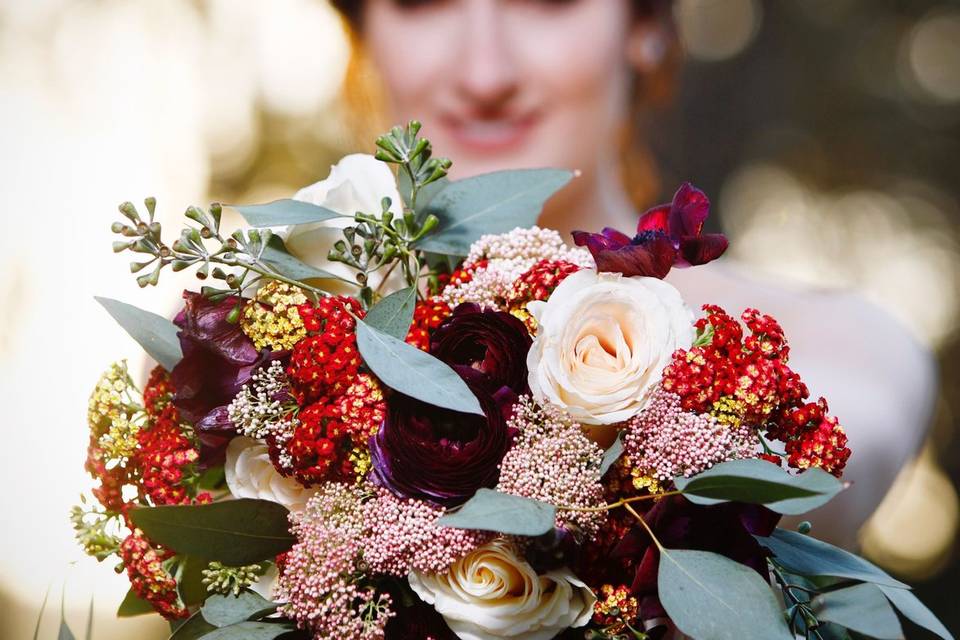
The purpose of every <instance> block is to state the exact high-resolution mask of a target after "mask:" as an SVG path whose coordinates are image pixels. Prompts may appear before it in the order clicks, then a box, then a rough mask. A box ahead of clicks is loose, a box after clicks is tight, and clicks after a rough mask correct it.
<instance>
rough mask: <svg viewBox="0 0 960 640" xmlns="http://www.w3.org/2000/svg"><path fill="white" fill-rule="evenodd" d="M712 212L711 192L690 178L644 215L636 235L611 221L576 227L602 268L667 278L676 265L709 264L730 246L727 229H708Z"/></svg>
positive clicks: (579, 239) (575, 237) (579, 242)
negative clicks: (597, 227) (594, 229)
mask: <svg viewBox="0 0 960 640" xmlns="http://www.w3.org/2000/svg"><path fill="white" fill-rule="evenodd" d="M708 215H710V201H709V200H708V199H707V196H706V195H705V194H704V193H703V192H702V191H700V190H699V189H697V188H696V187H694V186H693V185H691V184H690V183H689V182H684V183H683V184H682V185H681V186H680V188H679V189H678V190H677V193H676V195H674V196H673V202H671V203H670V204H662V205H659V206H657V207H654V208H653V209H650V210H649V211H647V212H646V213H644V214H643V215H642V216H641V217H640V222H639V224H637V235H635V236H634V237H633V238H632V239H631V238H630V237H629V236H627V235H626V234H624V233H620V232H619V231H617V230H616V229H611V228H610V227H605V228H604V229H603V231H601V232H600V233H588V232H586V231H574V232H573V241H574V242H575V243H576V244H577V246H580V247H583V246H585V247H587V248H588V249H589V250H590V253H591V254H593V259H594V261H595V262H596V263H597V270H598V271H613V272H619V273H622V274H623V275H625V276H651V277H654V278H665V277H666V275H667V274H668V273H669V272H670V269H671V267H689V266H695V265H699V264H706V263H708V262H710V261H711V260H716V259H717V258H719V257H720V256H721V255H723V252H724V251H726V250H727V238H726V236H724V235H723V234H722V233H702V231H703V223H704V222H705V221H706V219H707V216H708Z"/></svg>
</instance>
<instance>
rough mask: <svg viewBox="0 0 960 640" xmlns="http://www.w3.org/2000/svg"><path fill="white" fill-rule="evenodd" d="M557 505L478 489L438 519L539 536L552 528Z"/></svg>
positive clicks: (448, 523) (458, 525) (459, 525)
mask: <svg viewBox="0 0 960 640" xmlns="http://www.w3.org/2000/svg"><path fill="white" fill-rule="evenodd" d="M556 514H557V509H556V507H554V506H553V505H550V504H547V503H545V502H540V501H539V500H531V499H530V498H521V497H520V496H514V495H510V494H509V493H500V492H499V491H493V490H492V489H479V490H478V491H477V493H476V494H475V495H474V496H473V497H472V498H470V499H469V500H467V501H466V502H465V503H464V504H463V506H461V507H460V508H459V509H458V510H457V511H455V512H453V513H448V514H446V515H444V516H443V517H442V518H440V520H438V523H439V524H440V525H442V526H444V527H454V528H456V529H480V530H482V531H497V532H499V533H505V534H512V535H518V536H540V535H543V534H545V533H547V532H549V531H552V530H553V524H554V519H555V517H556Z"/></svg>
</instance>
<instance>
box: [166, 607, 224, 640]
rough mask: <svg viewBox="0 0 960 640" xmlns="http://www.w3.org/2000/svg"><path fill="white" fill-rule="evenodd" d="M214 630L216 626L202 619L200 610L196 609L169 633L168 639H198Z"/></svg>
mask: <svg viewBox="0 0 960 640" xmlns="http://www.w3.org/2000/svg"><path fill="white" fill-rule="evenodd" d="M216 630H217V628H216V627H215V626H213V625H212V624H210V623H209V622H207V621H206V620H204V619H203V616H202V615H200V612H199V611H197V612H196V613H194V614H193V615H192V616H190V617H189V618H188V619H187V621H186V622H184V623H183V624H181V625H180V626H179V627H177V628H176V630H174V631H173V633H171V634H170V639H169V640H198V638H202V637H204V636H205V635H206V634H208V633H210V632H211V631H216Z"/></svg>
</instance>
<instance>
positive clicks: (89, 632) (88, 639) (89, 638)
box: [83, 594, 93, 640]
mask: <svg viewBox="0 0 960 640" xmlns="http://www.w3.org/2000/svg"><path fill="white" fill-rule="evenodd" d="M83 638H84V640H93V594H90V606H89V607H87V629H86V631H84V634H83Z"/></svg>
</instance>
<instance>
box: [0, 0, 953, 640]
mask: <svg viewBox="0 0 960 640" xmlns="http://www.w3.org/2000/svg"><path fill="white" fill-rule="evenodd" d="M674 7H675V16H676V22H677V28H678V30H679V34H680V38H681V41H682V43H683V46H684V49H685V51H686V57H687V60H686V62H685V64H684V65H683V67H682V71H681V73H680V77H679V78H678V87H677V95H676V97H675V99H674V100H673V101H672V103H671V104H670V105H669V106H668V107H665V108H663V109H660V110H658V111H657V112H655V113H647V114H643V116H642V117H643V118H644V120H645V125H646V126H650V127H653V128H650V129H649V130H650V131H655V132H656V134H655V135H653V136H651V137H650V144H651V147H652V148H651V151H652V154H653V156H654V158H655V161H656V163H657V165H658V166H659V169H660V173H661V178H662V180H661V183H662V185H664V188H663V190H662V193H661V194H660V195H661V196H662V197H661V198H658V200H659V201H663V200H666V199H669V198H668V196H669V194H670V193H672V190H673V186H674V185H676V184H677V183H678V182H680V181H681V180H686V179H689V180H691V181H693V182H694V183H695V184H697V185H698V186H700V187H701V188H703V189H704V190H705V191H706V192H707V193H708V194H710V195H711V197H712V199H713V200H714V203H715V207H714V211H715V215H718V216H719V218H720V222H719V224H720V226H721V227H722V228H723V230H724V231H725V232H726V233H727V234H728V235H729V236H730V237H731V239H732V243H731V244H732V249H731V251H732V253H733V254H734V257H735V258H736V259H738V260H741V261H743V262H746V263H748V264H749V265H751V266H752V267H753V268H754V269H755V270H756V271H757V272H762V273H766V274H768V275H770V276H777V277H785V278H790V279H793V280H796V281H799V282H803V283H807V284H810V285H813V286H818V287H844V288H853V289H856V290H858V291H860V292H861V293H862V294H863V295H865V296H866V297H868V298H869V299H870V300H872V301H874V302H875V303H877V304H879V305H881V306H882V307H884V308H885V309H887V310H889V311H890V312H891V313H893V314H894V315H895V316H896V317H898V318H899V319H900V320H901V321H902V322H903V323H904V324H905V325H906V326H908V327H909V328H910V329H911V330H912V331H913V332H914V334H915V335H916V337H917V338H918V339H919V340H921V341H922V342H924V343H925V344H927V345H929V346H930V347H932V348H933V349H934V350H935V351H936V353H937V355H938V359H939V362H940V368H941V391H940V401H939V406H938V410H937V416H936V421H935V424H934V426H933V429H932V431H931V433H930V437H929V439H928V441H927V443H926V445H925V446H924V448H923V450H922V452H921V453H920V454H919V456H918V457H917V459H916V460H915V462H913V463H912V464H911V465H909V466H908V467H907V468H905V469H904V470H903V472H902V473H901V475H900V478H899V479H898V481H897V483H896V485H895V487H894V488H893V490H892V491H891V492H890V494H889V495H888V497H887V499H886V500H885V501H884V503H883V504H882V505H881V507H880V508H879V509H878V511H877V512H876V513H875V515H874V516H873V518H872V520H871V521H870V523H869V524H868V525H867V526H866V527H865V528H864V530H863V531H862V532H861V534H860V540H861V545H862V551H863V552H864V553H865V554H866V555H867V556H868V557H869V558H870V559H872V560H874V561H875V562H877V563H879V564H880V565H882V566H883V567H885V568H887V569H888V570H890V571H891V572H893V573H894V574H895V575H897V576H898V577H901V578H904V579H906V580H909V581H910V582H912V583H914V584H916V585H917V591H918V593H919V595H920V597H921V598H922V599H923V600H924V601H925V602H926V603H928V604H929V606H930V607H931V608H932V609H933V610H934V611H935V612H936V613H937V614H938V615H939V616H940V617H941V619H943V620H944V622H945V623H946V624H947V626H948V627H949V628H951V629H960V609H958V608H957V607H956V595H955V593H956V592H955V590H954V589H953V585H955V584H956V583H957V580H958V579H960V563H958V561H957V556H956V554H955V551H956V540H957V528H958V500H957V488H956V487H957V483H958V481H960V430H958V428H957V417H956V411H957V410H958V407H960V367H958V365H957V364H956V363H957V362H958V361H960V358H958V356H960V343H958V340H957V337H958V336H957V332H956V327H957V321H958V314H960V249H958V239H960V238H958V233H960V5H957V4H956V3H954V2H946V1H942V0H940V1H938V0H910V1H909V2H908V1H905V0H904V1H895V0H782V1H777V2H761V1H760V0H677V1H676V2H675V5H674ZM349 61H350V45H349V41H348V38H347V36H346V34H345V32H344V30H343V26H342V24H341V22H340V18H339V16H338V15H337V14H336V13H335V12H334V11H333V10H332V9H330V8H329V6H328V5H327V4H326V3H325V2H324V1H323V0H272V1H271V2H252V1H246V2H237V1H236V0H156V1H146V0H136V1H134V0H82V1H77V0H75V1H73V2H69V1H67V0H0V184H2V188H0V217H2V220H3V232H2V234H0V305H2V306H0V308H2V310H3V313H2V315H0V389H2V391H0V393H2V398H3V404H2V406H3V408H4V409H5V413H6V415H5V416H4V418H3V420H2V423H3V427H2V428H3V429H4V435H5V436H6V437H5V440H4V442H5V445H6V446H5V447H4V448H3V453H2V456H0V459H2V461H3V463H2V467H0V468H2V475H0V479H2V481H3V487H4V489H5V490H4V491H2V492H0V513H2V514H3V515H2V522H3V526H2V528H0V548H2V549H3V552H2V556H0V637H2V638H27V637H31V634H32V633H33V629H34V625H35V624H36V622H37V611H38V609H39V606H40V602H41V601H42V600H43V598H44V594H45V593H46V592H47V591H48V590H49V593H50V603H49V604H48V608H47V612H46V614H45V615H44V617H43V620H42V624H41V627H40V637H41V638H52V637H54V635H55V634H56V627H57V625H58V624H59V619H60V609H61V601H62V602H63V603H64V605H65V606H64V611H65V615H66V618H67V620H68V622H70V624H71V626H72V627H73V628H74V630H75V631H77V632H81V633H82V630H83V628H84V626H85V625H86V620H87V612H88V610H91V608H92V611H93V612H94V623H93V632H94V637H95V638H98V639H109V638H129V637H131V636H132V635H133V634H134V633H136V634H140V637H142V638H144V639H145V640H146V639H148V638H162V637H165V636H164V630H165V625H164V624H163V623H162V622H161V621H160V620H159V618H153V617H151V618H139V619H132V620H129V619H128V620H116V619H115V618H114V612H115V610H116V605H117V604H118V603H119V602H120V600H121V599H122V597H123V594H124V593H125V592H126V588H127V584H126V580H125V578H123V577H120V576H116V575H115V574H114V573H113V569H112V567H111V566H108V565H98V564H97V563H96V562H95V561H94V560H93V559H91V558H88V557H85V556H83V555H82V553H81V551H80V549H79V548H78V547H76V546H75V544H74V542H73V537H72V531H71V529H70V526H69V522H68V520H67V512H68V509H69V507H70V505H72V504H73V503H75V502H76V501H77V499H78V496H79V494H80V492H81V491H83V490H85V489H86V488H87V487H88V486H89V484H90V483H89V481H88V479H87V478H86V476H85V474H84V472H83V469H82V464H83V459H84V452H85V446H86V438H87V436H86V430H85V429H86V427H85V420H84V416H85V411H86V402H87V397H88V395H89V392H90V388H91V386H92V384H93V382H94V381H95V380H96V377H97V376H98V374H99V373H100V371H101V370H102V369H103V368H104V367H105V366H106V365H107V364H108V363H109V362H111V361H113V360H116V359H118V358H122V357H127V358H129V360H130V363H131V367H132V369H133V370H134V371H139V370H140V369H141V368H142V366H143V358H142V356H140V355H139V353H138V352H139V349H138V348H137V347H136V345H135V344H134V343H133V342H132V341H131V340H129V339H128V338H127V337H126V336H124V335H122V334H121V332H120V331H119V330H118V329H116V327H115V326H114V324H113V323H112V322H110V321H109V319H108V318H107V316H106V315H105V314H104V313H103V312H102V310H101V309H99V307H98V306H97V305H96V304H95V303H94V301H93V299H92V296H93V295H94V294H105V295H109V296H111V297H116V298H120V299H124V300H129V301H135V302H136V304H138V305H139V306H143V307H145V308H150V309H152V310H154V311H157V312H159V313H168V312H170V311H171V308H172V307H171V305H172V302H171V301H173V300H175V299H176V297H177V292H178V289H180V288H182V287H183V286H184V285H185V284H192V283H190V282H189V281H186V280H182V279H181V280H177V279H176V278H169V279H167V281H166V282H163V283H162V284H161V287H160V290H159V291H149V292H144V293H138V289H137V287H136V285H135V283H134V281H133V278H132V277H131V276H130V275H129V274H128V273H127V272H126V266H125V263H126V261H125V260H124V259H121V258H119V257H116V256H114V255H112V254H111V253H110V251H109V248H108V247H109V243H110V241H111V238H110V235H111V234H110V232H109V226H110V222H111V221H113V220H114V219H115V218H116V217H117V215H116V205H117V204H118V203H119V202H120V201H122V200H128V199H129V200H134V201H138V200H141V199H142V198H143V197H144V196H147V195H156V196H157V197H158V200H159V209H160V211H161V216H160V218H161V220H170V221H172V220H174V219H177V218H179V215H180V213H181V212H182V211H183V209H184V208H185V207H186V206H187V205H190V204H204V203H208V202H211V201H214V200H216V201H223V202H259V201H264V200H268V199H272V198H275V197H288V196H289V195H290V194H291V193H292V192H293V191H294V190H296V189H297V188H299V187H301V186H303V185H306V184H309V183H312V182H314V181H316V180H318V179H320V178H322V177H325V176H326V174H327V171H328V170H329V165H330V164H331V163H332V162H335V161H336V159H337V158H338V157H339V156H341V155H343V154H344V153H346V152H350V151H356V150H362V151H369V150H370V149H369V147H370V145H369V144H363V145H359V146H358V143H357V140H358V139H364V138H362V137H358V136H357V135H356V134H357V127H356V123H355V122H353V119H352V118H350V117H348V116H349V115H350V114H349V110H348V108H347V107H346V104H347V102H346V100H345V99H344V91H343V86H344V78H345V76H346V74H347V69H348V64H349ZM363 133H364V134H366V133H367V132H363ZM426 133H427V134H428V135H429V132H428V131H427V132H426ZM876 347H877V348H878V349H882V348H883V345H876ZM108 564H109V563H108ZM908 637H910V638H913V637H923V636H922V635H921V634H919V633H917V634H916V635H914V634H913V631H912V630H911V631H910V632H909V633H908Z"/></svg>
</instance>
